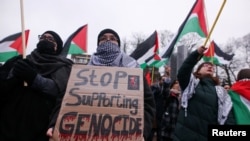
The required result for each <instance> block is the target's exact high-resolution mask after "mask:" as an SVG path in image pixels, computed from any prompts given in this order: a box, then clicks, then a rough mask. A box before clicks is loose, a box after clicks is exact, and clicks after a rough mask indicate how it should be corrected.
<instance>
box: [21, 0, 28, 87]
mask: <svg viewBox="0 0 250 141" xmlns="http://www.w3.org/2000/svg"><path fill="white" fill-rule="evenodd" d="M20 10H21V26H22V47H23V58H24V59H25V58H26V44H25V41H26V40H25V31H24V30H25V27H24V14H23V0H20ZM24 86H28V84H27V82H25V81H24Z"/></svg>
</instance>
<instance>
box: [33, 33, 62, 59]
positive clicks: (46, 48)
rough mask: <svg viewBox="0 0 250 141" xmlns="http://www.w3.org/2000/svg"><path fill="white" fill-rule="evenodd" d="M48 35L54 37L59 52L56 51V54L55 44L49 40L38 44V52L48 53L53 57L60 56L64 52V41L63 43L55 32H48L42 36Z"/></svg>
mask: <svg viewBox="0 0 250 141" xmlns="http://www.w3.org/2000/svg"><path fill="white" fill-rule="evenodd" d="M46 33H48V34H51V35H52V36H53V37H54V39H55V41H56V44H57V50H56V52H54V49H53V48H54V43H52V42H50V41H47V40H42V41H39V42H38V43H37V49H38V51H39V52H40V53H46V54H52V55H58V54H60V53H61V51H62V46H63V41H62V39H61V37H60V36H59V35H58V34H57V33H56V32H54V31H46V32H44V33H43V34H42V35H44V34H46Z"/></svg>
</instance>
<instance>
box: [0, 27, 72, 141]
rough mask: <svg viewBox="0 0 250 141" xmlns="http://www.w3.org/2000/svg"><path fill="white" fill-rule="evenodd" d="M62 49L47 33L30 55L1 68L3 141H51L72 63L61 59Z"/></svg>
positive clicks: (0, 137) (0, 128) (0, 133)
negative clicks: (54, 117) (54, 112)
mask: <svg viewBox="0 0 250 141" xmlns="http://www.w3.org/2000/svg"><path fill="white" fill-rule="evenodd" d="M62 45H63V41H62V39H61V37H60V36H59V35H58V34H57V33H56V32H54V31H46V32H44V33H43V34H42V35H41V36H39V42H38V43H37V47H36V49H34V50H33V51H32V52H31V54H29V55H27V56H26V57H23V56H21V55H19V56H16V57H14V58H11V59H9V60H8V61H7V62H6V63H4V65H3V66H2V67H1V69H0V74H1V79H0V81H1V86H0V87H1V106H2V107H1V111H0V112H1V114H0V140H1V141H48V139H49V138H48V136H47V135H46V131H47V129H48V124H49V118H50V116H51V114H52V110H53V108H54V105H55V102H56V100H57V99H58V98H60V97H63V95H64V93H65V90H66V86H67V81H68V77H69V74H70V71H71V66H72V63H73V62H72V61H70V60H69V59H67V58H65V57H61V56H60V52H61V50H62ZM3 83H4V84H3Z"/></svg>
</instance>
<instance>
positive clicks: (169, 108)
mask: <svg viewBox="0 0 250 141" xmlns="http://www.w3.org/2000/svg"><path fill="white" fill-rule="evenodd" d="M180 96H181V91H180V86H179V82H178V80H174V81H173V82H171V85H170V92H169V95H168V97H167V98H166V99H165V100H166V104H165V107H164V114H163V116H162V120H161V141H172V140H173V133H174V129H175V125H176V121H177V116H178V114H179V109H180Z"/></svg>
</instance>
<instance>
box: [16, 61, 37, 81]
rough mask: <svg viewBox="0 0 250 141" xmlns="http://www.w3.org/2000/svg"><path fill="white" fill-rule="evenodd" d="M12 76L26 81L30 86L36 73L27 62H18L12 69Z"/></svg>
mask: <svg viewBox="0 0 250 141" xmlns="http://www.w3.org/2000/svg"><path fill="white" fill-rule="evenodd" d="M13 75H14V76H16V77H17V78H20V79H22V80H24V81H26V82H27V83H28V84H29V85H31V84H32V83H33V81H34V79H35V77H36V75H37V72H36V71H35V70H34V69H33V68H32V67H31V65H30V64H29V62H28V60H26V59H22V60H18V61H17V62H16V64H15V65H14V68H13Z"/></svg>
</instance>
